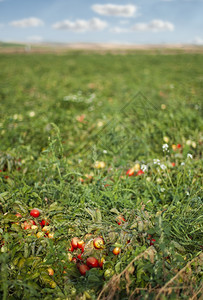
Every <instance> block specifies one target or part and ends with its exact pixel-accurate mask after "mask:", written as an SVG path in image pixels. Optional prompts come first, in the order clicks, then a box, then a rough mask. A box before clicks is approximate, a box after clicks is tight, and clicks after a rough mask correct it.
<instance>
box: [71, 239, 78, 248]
mask: <svg viewBox="0 0 203 300" xmlns="http://www.w3.org/2000/svg"><path fill="white" fill-rule="evenodd" d="M78 241H79V238H77V237H74V238H73V239H72V241H71V245H72V247H73V248H74V249H77V248H78Z"/></svg>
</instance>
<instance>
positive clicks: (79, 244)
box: [77, 240, 85, 249]
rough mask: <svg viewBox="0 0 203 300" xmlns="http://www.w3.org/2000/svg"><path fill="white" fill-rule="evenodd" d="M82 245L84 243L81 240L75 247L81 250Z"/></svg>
mask: <svg viewBox="0 0 203 300" xmlns="http://www.w3.org/2000/svg"><path fill="white" fill-rule="evenodd" d="M84 243H85V242H84V241H83V240H80V241H78V243H77V247H78V248H79V249H82V247H83V245H84Z"/></svg>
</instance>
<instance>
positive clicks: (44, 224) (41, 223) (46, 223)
mask: <svg viewBox="0 0 203 300" xmlns="http://www.w3.org/2000/svg"><path fill="white" fill-rule="evenodd" d="M40 225H41V226H42V227H43V226H48V225H49V222H48V221H47V220H44V219H43V220H42V221H41V222H40Z"/></svg>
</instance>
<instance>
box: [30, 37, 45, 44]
mask: <svg viewBox="0 0 203 300" xmlns="http://www.w3.org/2000/svg"><path fill="white" fill-rule="evenodd" d="M27 40H28V41H30V42H33V43H39V42H42V41H43V37H42V36H39V35H32V36H29V37H28V38H27Z"/></svg>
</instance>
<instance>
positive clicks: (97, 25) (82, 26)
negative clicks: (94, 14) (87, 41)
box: [52, 18, 108, 32]
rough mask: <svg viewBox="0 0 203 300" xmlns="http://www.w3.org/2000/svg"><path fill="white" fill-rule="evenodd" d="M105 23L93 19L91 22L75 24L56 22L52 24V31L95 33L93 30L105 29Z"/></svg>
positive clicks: (77, 21) (76, 22)
mask: <svg viewBox="0 0 203 300" xmlns="http://www.w3.org/2000/svg"><path fill="white" fill-rule="evenodd" d="M107 25H108V24H107V22H105V21H102V20H100V19H98V18H93V19H91V20H80V19H78V20H76V21H75V22H71V21H69V20H64V21H61V22H57V23H55V24H53V26H52V27H53V28H54V29H65V30H71V31H76V32H84V31H95V30H103V29H104V28H106V27H107Z"/></svg>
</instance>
